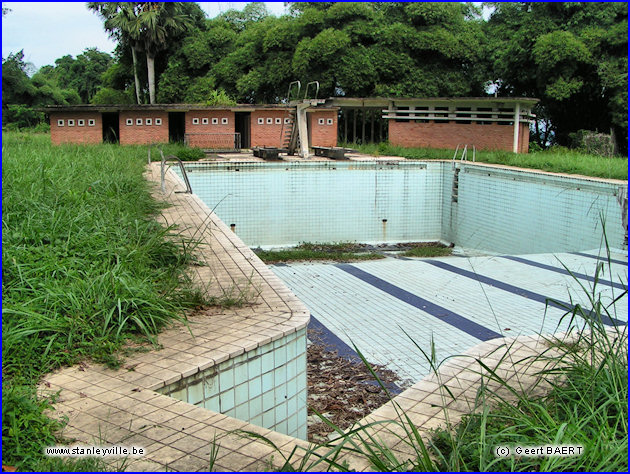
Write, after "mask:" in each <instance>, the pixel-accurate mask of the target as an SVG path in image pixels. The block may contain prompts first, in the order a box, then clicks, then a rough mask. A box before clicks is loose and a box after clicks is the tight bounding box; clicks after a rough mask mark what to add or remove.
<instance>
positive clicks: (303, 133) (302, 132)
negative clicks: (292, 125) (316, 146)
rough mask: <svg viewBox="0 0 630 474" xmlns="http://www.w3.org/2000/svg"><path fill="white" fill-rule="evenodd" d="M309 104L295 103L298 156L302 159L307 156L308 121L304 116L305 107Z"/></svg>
mask: <svg viewBox="0 0 630 474" xmlns="http://www.w3.org/2000/svg"><path fill="white" fill-rule="evenodd" d="M309 105H310V104H298V105H297V117H296V119H297V126H298V136H299V137H300V156H301V157H302V158H304V159H307V158H308V148H309V143H308V122H307V117H306V109H308V107H309Z"/></svg>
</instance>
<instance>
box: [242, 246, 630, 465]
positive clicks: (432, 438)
mask: <svg viewBox="0 0 630 474" xmlns="http://www.w3.org/2000/svg"><path fill="white" fill-rule="evenodd" d="M607 251H608V248H607ZM608 262H609V263H608V269H609V270H610V253H609V252H608ZM605 268H606V267H605V265H604V264H603V263H600V264H599V265H598V266H597V269H596V271H595V275H594V277H595V278H594V281H595V283H593V284H592V285H591V286H590V287H586V286H583V285H582V291H583V292H584V293H585V294H586V296H587V301H588V302H589V304H588V305H586V306H581V305H576V306H575V307H572V308H571V309H570V310H567V313H566V314H565V315H564V317H563V318H562V320H561V322H560V324H559V327H560V325H563V324H565V323H566V325H568V327H569V330H568V332H567V334H568V335H569V337H566V338H563V339H556V338H553V337H547V338H546V339H545V341H546V349H545V350H543V351H542V353H540V354H537V355H534V356H530V357H526V358H524V359H521V360H514V358H513V357H512V356H511V355H510V352H509V349H511V348H512V345H511V344H510V345H508V346H507V349H508V351H507V352H506V354H505V355H504V356H502V357H501V358H500V360H499V361H498V363H497V364H496V366H494V365H493V366H489V365H488V364H486V363H484V362H483V360H482V359H475V362H474V364H473V366H472V368H471V369H468V370H473V371H474V372H476V373H477V374H478V375H479V377H481V380H482V383H481V385H480V386H479V389H478V390H477V395H476V398H475V400H474V403H473V404H472V405H473V406H474V407H475V410H474V412H473V413H471V414H469V415H465V416H464V417H463V418H462V419H461V420H460V421H459V422H455V421H454V420H452V419H451V417H450V414H449V411H448V408H444V413H443V415H444V419H445V420H446V421H445V423H444V425H443V427H442V428H440V429H438V430H435V431H434V432H432V433H420V432H419V431H418V429H417V428H416V426H415V425H414V423H413V421H412V419H411V417H410V416H408V415H407V413H405V411H404V410H403V409H402V408H401V407H400V406H399V405H398V404H397V403H396V401H395V400H394V399H393V398H391V396H390V398H391V403H392V406H393V408H394V409H395V412H396V417H395V418H393V419H391V420H384V421H377V422H372V423H367V424H363V425H358V426H355V427H354V428H353V429H351V430H349V431H347V432H344V431H342V430H341V429H339V428H337V427H335V426H334V425H332V423H331V422H330V421H329V420H327V419H326V418H325V417H323V416H322V417H321V418H322V420H323V421H324V422H326V423H328V424H329V425H330V426H331V427H333V428H334V429H335V430H336V431H337V433H338V435H339V438H338V439H336V440H334V441H331V442H329V443H326V444H325V445H320V446H315V447H313V448H311V449H307V450H301V451H300V450H294V451H293V452H291V453H290V455H289V456H286V455H284V454H283V453H282V452H280V451H279V450H278V453H279V454H280V455H281V456H282V458H281V459H282V463H283V466H282V470H300V471H302V470H304V471H306V470H319V471H323V470H348V469H349V468H351V467H352V465H351V464H348V461H351V460H352V461H354V462H357V461H359V462H362V463H366V464H367V465H369V467H370V468H371V469H374V470H377V471H511V472H513V471H565V472H567V471H568V472H573V471H626V472H627V470H628V334H627V325H623V326H605V325H604V322H603V321H609V320H610V319H611V317H614V316H615V314H614V313H615V303H617V302H618V301H619V300H620V299H621V298H623V297H624V296H626V295H627V282H626V284H625V286H624V289H623V291H621V292H620V293H618V294H616V295H613V297H612V298H611V299H610V300H607V301H606V302H604V301H603V300H602V297H601V289H599V288H598V286H599V285H601V283H598V282H599V280H600V278H601V277H602V276H603V274H604V271H605ZM610 279H611V280H614V279H615V278H614V276H613V275H612V272H611V275H610ZM575 280H576V282H578V283H580V282H579V281H578V280H577V278H576V279H575ZM512 344H513V343H512ZM416 346H417V347H418V349H419V351H420V352H421V354H422V357H425V358H426V359H427V360H428V361H429V363H430V366H431V367H432V370H433V371H434V372H435V374H436V375H437V379H438V381H439V380H440V376H439V369H440V365H441V364H439V363H438V362H437V360H436V356H435V350H434V348H433V346H432V349H431V351H430V352H428V353H426V352H425V351H424V350H423V349H422V348H421V347H420V346H419V345H417V344H416ZM355 349H356V347H355ZM357 352H359V351H358V349H357ZM359 354H360V355H361V353H360V352H359ZM361 357H362V358H363V356H361ZM363 361H364V363H365V364H366V365H368V363H367V361H366V360H365V359H364V358H363ZM513 364H515V365H518V366H519V374H521V375H519V374H517V375H516V376H515V377H516V378H515V379H514V378H513V379H508V378H507V376H506V374H509V373H511V372H513V369H512V367H506V365H510V366H512V365H513ZM368 367H369V365H368ZM523 368H528V373H527V376H529V377H531V376H533V377H534V378H535V379H538V383H540V385H538V386H530V382H527V383H526V382H525V381H524V380H522V379H521V378H519V377H523V375H522V373H523V372H522V370H523ZM372 374H373V375H374V377H375V378H377V379H378V377H377V375H376V373H374V372H373V371H372ZM530 380H531V379H530ZM521 382H522V383H521ZM381 388H382V389H383V390H386V388H385V386H384V385H383V384H381ZM440 393H441V395H442V399H443V401H444V402H449V401H454V400H455V399H456V396H455V395H454V394H453V393H452V392H451V390H450V389H449V388H448V386H446V385H445V384H443V385H441V386H440ZM379 428H385V431H384V432H385V434H386V437H389V438H390V442H388V443H385V442H384V441H383V440H382V438H381V436H382V434H383V431H380V432H377V429H379ZM250 435H251V436H254V437H259V436H258V435H254V434H250ZM392 445H397V446H396V448H397V451H394V450H393V449H392V448H391V446H392ZM544 445H572V446H581V447H582V449H583V452H582V455H580V456H565V457H562V456H543V457H521V456H515V455H512V456H508V457H499V456H496V455H495V448H497V447H498V446H509V447H510V448H512V449H514V448H515V447H516V446H526V447H533V446H544ZM401 447H403V448H405V450H406V451H407V452H408V453H409V454H407V455H401V454H400V450H401ZM512 452H513V451H512Z"/></svg>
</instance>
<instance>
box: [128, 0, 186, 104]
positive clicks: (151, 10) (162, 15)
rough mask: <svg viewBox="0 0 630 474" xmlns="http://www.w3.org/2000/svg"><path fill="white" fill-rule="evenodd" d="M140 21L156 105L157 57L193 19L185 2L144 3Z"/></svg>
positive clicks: (150, 98)
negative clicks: (186, 10)
mask: <svg viewBox="0 0 630 474" xmlns="http://www.w3.org/2000/svg"><path fill="white" fill-rule="evenodd" d="M140 5H141V6H140V10H139V13H138V20H139V24H140V31H141V38H142V41H143V43H144V52H145V54H146V56H147V70H148V80H149V100H150V102H151V103H152V104H154V103H155V57H156V55H157V54H158V53H159V52H160V51H162V50H164V49H166V47H167V43H168V40H169V38H170V37H172V36H173V35H175V34H177V33H180V32H182V31H185V30H187V29H189V28H190V27H191V26H192V23H193V21H192V18H191V17H190V16H189V15H188V14H186V12H185V9H184V2H144V3H141V4H140Z"/></svg>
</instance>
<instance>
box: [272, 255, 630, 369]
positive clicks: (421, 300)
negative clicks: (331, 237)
mask: <svg viewBox="0 0 630 474" xmlns="http://www.w3.org/2000/svg"><path fill="white" fill-rule="evenodd" d="M597 255H598V252H597V251H596V250H593V251H589V252H582V253H579V254H576V253H561V254H539V255H522V256H491V257H488V256H475V257H463V256H452V257H442V258H433V259H407V258H406V259H400V258H386V259H384V260H378V261H369V262H361V263H353V264H310V263H307V264H304V263H296V264H290V265H274V266H272V267H271V268H272V270H273V272H274V273H275V274H276V275H278V276H279V277H280V278H281V279H282V280H283V281H284V282H285V283H286V284H287V286H288V287H289V288H290V289H291V290H292V291H293V292H294V293H295V294H296V295H297V296H298V297H299V298H300V300H301V301H303V302H304V303H305V304H306V306H307V307H308V309H309V310H310V312H311V315H312V316H314V317H315V318H316V319H317V320H318V321H319V322H321V323H322V324H323V325H324V326H326V328H328V329H329V330H330V331H331V332H332V333H334V334H335V335H336V336H338V337H339V339H341V340H342V341H343V343H345V344H347V345H349V346H350V347H353V345H356V347H357V348H358V349H359V350H360V351H361V352H362V353H363V354H364V355H365V356H366V358H367V359H368V360H369V361H370V362H372V363H376V364H381V365H385V366H386V367H388V368H389V369H391V370H393V371H395V372H397V373H398V374H399V375H400V377H401V378H402V379H407V380H408V382H416V381H418V380H420V379H422V378H423V377H425V376H427V375H428V374H429V372H430V362H429V360H428V359H427V356H429V357H430V355H431V351H432V345H431V343H432V342H433V344H434V347H435V358H436V360H437V362H439V361H442V360H443V359H444V358H447V357H449V356H454V355H457V354H462V353H464V352H466V350H468V349H469V348H470V347H472V346H474V345H476V344H478V343H479V342H481V341H488V340H492V339H495V338H499V337H517V336H524V335H525V336H528V335H534V334H538V333H542V334H552V333H556V332H558V331H565V330H566V329H567V326H568V323H569V319H570V318H569V317H568V316H564V315H565V314H566V313H567V309H566V308H567V307H573V306H574V305H576V304H580V305H583V306H584V307H586V308H589V307H591V306H589V303H588V299H589V294H590V293H592V287H593V275H594V274H595V268H596V266H597V265H598V262H601V260H598V259H597ZM611 257H612V260H611V262H610V266H609V265H608V263H606V264H605V273H604V274H601V275H600V280H599V282H598V283H597V286H596V291H595V293H596V294H600V295H601V300H602V302H603V303H604V304H605V305H606V306H608V305H610V304H611V303H612V301H613V300H614V299H615V298H616V297H617V296H618V295H620V294H621V293H623V285H622V283H621V282H624V283H623V284H626V283H627V280H628V278H627V275H628V272H627V255H626V254H624V253H614V254H613V255H611ZM565 266H566V268H565ZM567 269H568V270H567ZM571 274H572V275H571ZM548 299H551V300H552V301H549V303H548ZM627 303H628V302H627V296H624V297H623V298H621V299H620V300H618V301H617V302H616V303H615V304H614V305H612V306H611V307H610V308H609V311H610V319H608V318H606V322H607V323H608V324H613V323H615V322H616V323H622V324H627V321H628V310H627V308H628V304H627ZM422 351H424V352H425V354H426V355H424V354H423V353H422Z"/></svg>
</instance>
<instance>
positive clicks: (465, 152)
mask: <svg viewBox="0 0 630 474" xmlns="http://www.w3.org/2000/svg"><path fill="white" fill-rule="evenodd" d="M472 150H473V156H472V161H473V163H474V162H475V160H476V159H477V149H476V148H475V145H472ZM458 151H459V143H458V144H457V148H455V153H454V154H453V168H455V160H456V159H457V152H458ZM459 161H468V145H464V148H462V155H461V156H460V158H459Z"/></svg>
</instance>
